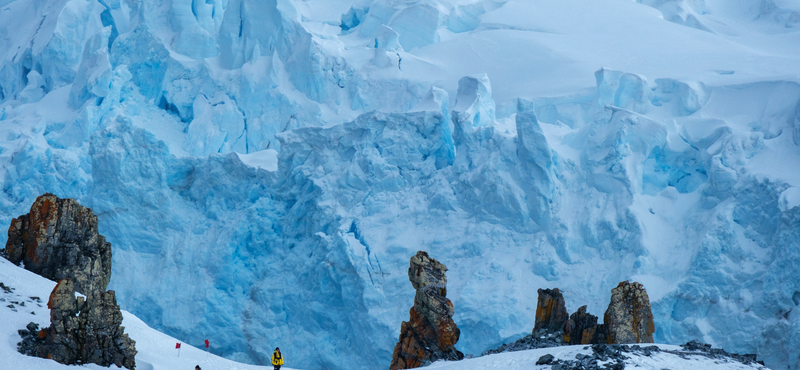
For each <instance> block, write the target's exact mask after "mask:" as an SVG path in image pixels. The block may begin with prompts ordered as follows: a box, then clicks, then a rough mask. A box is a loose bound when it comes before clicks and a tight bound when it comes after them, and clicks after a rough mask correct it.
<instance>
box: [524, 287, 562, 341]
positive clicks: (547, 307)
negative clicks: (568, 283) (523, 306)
mask: <svg viewBox="0 0 800 370" xmlns="http://www.w3.org/2000/svg"><path fill="white" fill-rule="evenodd" d="M538 292H539V301H538V303H537V304H536V323H535V324H534V326H533V333H534V334H535V333H536V332H537V331H539V330H544V331H546V332H549V333H554V332H558V331H561V330H563V328H564V324H566V323H567V320H568V319H569V314H568V313H567V306H566V304H565V303H564V296H563V295H562V294H561V291H559V290H558V288H555V289H539V290H538Z"/></svg>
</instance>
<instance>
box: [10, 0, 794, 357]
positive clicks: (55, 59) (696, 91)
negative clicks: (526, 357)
mask: <svg viewBox="0 0 800 370" xmlns="http://www.w3.org/2000/svg"><path fill="white" fill-rule="evenodd" d="M798 11H799V10H798V8H797V4H795V3H794V2H792V1H786V0H783V1H773V0H736V1H717V0H703V1H686V0H670V1H646V0H642V1H639V2H635V1H629V0H604V1H596V0H507V1H502V0H474V1H473V0H414V1H412V0H402V1H399V0H398V1H389V0H356V1H353V0H348V1H346V0H306V1H299V0H292V1H290V0H268V1H260V0H259V1H256V0H227V1H225V0H207V1H205V2H203V1H188V0H172V1H166V0H164V1H156V0H141V1H139V0H31V1H24V0H0V181H1V182H2V192H0V225H2V224H8V223H9V222H10V220H11V219H12V218H13V217H17V216H18V215H20V214H24V213H27V212H28V208H29V207H30V204H32V202H33V200H34V199H35V198H36V196H38V195H40V194H41V193H43V192H52V193H55V194H56V195H58V196H60V197H72V198H76V199H77V200H78V201H79V202H81V203H82V204H83V205H86V206H89V207H91V208H92V209H93V210H94V211H95V213H96V214H98V217H99V219H100V231H101V233H102V234H103V235H105V236H106V238H107V240H109V241H110V242H111V243H112V245H113V248H114V263H113V266H114V267H113V269H114V270H113V273H112V281H111V288H112V289H115V290H116V291H117V292H118V295H119V296H120V304H121V305H122V307H123V308H124V309H126V310H128V311H130V312H132V313H135V314H136V315H137V317H140V318H141V319H142V320H143V321H144V322H146V323H147V324H148V325H150V326H152V327H154V328H157V329H159V330H162V331H164V332H165V333H167V334H169V335H172V336H174V337H177V338H182V339H184V340H190V339H192V338H199V337H202V336H204V335H206V333H210V332H213V333H215V335H216V337H217V338H219V339H218V340H215V343H218V344H217V346H215V348H214V349H213V350H214V353H216V354H218V355H222V356H224V357H226V358H229V359H234V360H237V361H240V362H252V363H260V364H266V363H267V362H268V358H269V355H270V354H271V351H270V350H269V349H270V347H271V343H274V342H280V343H284V344H282V345H281V348H284V349H285V350H287V351H289V352H294V353H298V354H299V355H298V357H297V366H298V367H301V368H345V367H348V368H350V367H353V366H356V367H358V368H363V369H373V368H380V367H384V366H388V363H389V361H390V357H391V351H392V349H393V347H394V344H395V343H396V341H397V336H398V334H399V329H400V323H401V321H402V320H405V319H407V317H408V308H409V307H410V306H411V305H412V304H413V290H412V288H411V286H410V284H409V283H408V281H407V277H406V276H405V271H406V269H407V266H408V258H410V256H412V255H413V254H414V253H415V252H416V251H417V250H420V249H424V250H427V251H428V252H430V253H431V255H432V256H433V257H435V258H437V259H438V260H440V261H442V262H443V263H445V264H446V265H447V266H448V268H449V269H450V271H449V279H448V282H449V284H450V286H449V287H448V292H449V298H451V299H452V300H453V302H454V305H455V311H456V316H455V321H456V323H457V324H458V326H459V327H460V328H461V329H462V337H461V340H460V341H459V344H458V348H459V349H461V350H462V351H464V352H466V353H481V352H483V351H485V350H487V349H489V348H494V347H496V346H497V345H499V344H500V343H501V342H504V341H509V340H513V339H516V338H518V337H521V336H522V335H524V334H525V333H528V332H529V331H530V330H531V328H532V327H533V316H534V309H535V305H536V289H538V288H552V287H559V288H561V289H562V291H564V293H565V296H566V299H567V305H568V309H569V310H571V311H574V310H576V309H577V308H578V307H579V306H580V305H583V304H587V305H588V306H589V312H591V313H593V314H596V315H600V316H601V313H602V312H603V311H604V310H605V307H606V306H607V304H608V300H609V296H610V290H611V288H613V287H615V286H616V285H617V283H619V282H620V281H622V280H626V279H633V280H637V281H640V282H642V283H644V284H645V286H646V287H647V289H648V292H649V294H650V297H651V299H652V302H653V307H654V314H655V320H656V327H657V331H656V334H655V335H656V338H657V340H658V341H659V342H663V343H671V344H678V343H684V342H687V341H689V340H691V339H700V340H702V341H705V342H708V343H713V344H714V345H715V346H720V347H723V348H726V349H727V350H731V351H735V352H741V353H757V354H758V355H759V358H763V359H765V360H766V361H767V364H768V365H769V366H771V367H774V368H778V369H783V368H790V369H797V368H800V352H799V351H798V348H800V335H797V334H796V333H798V332H800V331H798V329H800V316H798V313H797V311H795V308H796V307H797V306H798V305H800V279H798V277H797V276H796V274H794V273H793V271H795V270H796V266H797V265H798V263H800V253H799V252H798V251H800V248H798V247H799V246H800V245H799V244H798V243H800V242H798V240H800V237H799V236H800V221H798V220H800V218H798V217H800V216H799V215H800V200H798V199H800V197H799V196H798V191H797V189H798V188H800V176H798V174H797V171H796V168H797V167H798V165H799V164H800V146H799V145H800V84H799V83H800V32H798V27H797V19H798V17H800V16H798V14H799V13H798ZM465 76H467V77H466V78H465ZM1 240H2V239H0V241H1ZM787 333H788V334H787Z"/></svg>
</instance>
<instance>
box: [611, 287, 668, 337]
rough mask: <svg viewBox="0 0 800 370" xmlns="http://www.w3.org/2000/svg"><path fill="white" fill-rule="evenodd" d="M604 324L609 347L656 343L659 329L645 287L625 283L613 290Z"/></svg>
mask: <svg viewBox="0 0 800 370" xmlns="http://www.w3.org/2000/svg"><path fill="white" fill-rule="evenodd" d="M603 321H604V323H605V324H604V325H605V327H606V342H607V343H608V344H612V343H653V333H654V332H655V331H656V328H655V324H654V323H653V313H652V312H651V310H650V298H649V297H648V296H647V291H645V289H644V286H642V284H639V283H637V282H633V283H629V282H628V281H623V282H621V283H619V285H618V286H617V287H616V288H614V289H612V290H611V303H609V304H608V309H607V310H606V313H605V315H604V316H603Z"/></svg>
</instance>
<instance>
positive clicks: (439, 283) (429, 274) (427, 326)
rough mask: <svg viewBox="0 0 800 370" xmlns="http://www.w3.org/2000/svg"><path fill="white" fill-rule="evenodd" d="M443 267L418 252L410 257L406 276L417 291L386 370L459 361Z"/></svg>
mask: <svg viewBox="0 0 800 370" xmlns="http://www.w3.org/2000/svg"><path fill="white" fill-rule="evenodd" d="M446 271H447V267H445V265H443V264H441V263H439V261H437V260H435V259H433V258H430V257H428V253H426V252H422V251H419V252H417V254H416V255H415V256H413V257H411V266H410V267H409V268H408V279H409V280H411V285H413V286H414V289H416V290H417V293H416V296H415V297H414V307H412V308H411V310H410V314H411V318H410V319H409V321H407V322H405V321H404V322H403V324H402V326H401V328H400V339H399V340H398V342H397V345H396V346H395V347H394V354H393V355H392V364H391V366H390V370H397V369H411V368H417V367H420V366H424V365H426V364H429V363H431V362H434V361H437V360H440V359H446V360H461V359H462V358H464V355H463V354H462V353H461V352H459V351H458V350H457V349H456V348H455V344H456V342H458V337H459V335H460V334H461V331H460V330H459V329H458V327H456V324H455V322H453V304H452V303H451V302H450V300H449V299H447V298H446V296H447V276H446V275H445V272H446Z"/></svg>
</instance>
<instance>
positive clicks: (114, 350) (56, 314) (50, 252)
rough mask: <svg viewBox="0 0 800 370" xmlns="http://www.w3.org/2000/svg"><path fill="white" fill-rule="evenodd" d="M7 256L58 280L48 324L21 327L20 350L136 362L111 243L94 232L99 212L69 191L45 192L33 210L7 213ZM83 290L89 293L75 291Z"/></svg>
mask: <svg viewBox="0 0 800 370" xmlns="http://www.w3.org/2000/svg"><path fill="white" fill-rule="evenodd" d="M0 253H2V255H3V256H4V257H6V258H7V259H8V260H9V261H11V262H12V263H15V264H17V265H19V264H20V263H24V266H25V269H27V270H30V271H32V272H34V273H36V274H39V275H41V276H43V277H46V278H48V279H52V280H57V281H58V284H57V285H56V287H55V289H53V292H52V293H51V294H50V300H49V301H48V303H47V307H48V308H49V309H50V327H48V328H45V329H43V330H40V331H39V332H38V333H36V335H33V332H32V330H33V329H32V328H33V326H31V325H29V326H28V328H27V330H25V331H23V330H20V335H21V336H22V338H23V341H22V342H21V343H20V344H19V350H20V352H22V353H25V354H31V355H36V356H39V357H43V358H49V359H53V360H55V361H56V362H59V363H62V364H67V365H73V364H86V363H93V364H98V365H101V366H110V365H117V366H120V367H126V368H128V369H133V368H134V367H135V365H136V363H135V356H136V353H137V352H136V348H135V345H136V342H134V341H133V340H132V339H131V338H129V337H128V335H127V334H125V333H124V331H125V328H124V327H122V326H120V325H121V324H122V312H120V309H119V305H117V298H116V295H115V293H114V291H112V290H109V291H106V288H107V287H108V282H109V280H110V278H111V244H110V243H108V242H107V241H106V239H105V238H104V237H103V236H102V235H100V234H99V233H98V232H97V216H95V215H94V212H92V210H91V209H89V208H86V207H83V206H81V205H80V204H78V202H76V201H75V200H73V199H59V198H58V197H56V196H55V195H53V194H44V195H42V196H40V197H39V198H37V199H36V201H35V202H34V203H33V205H32V206H31V211H30V213H28V214H26V215H22V216H19V217H18V218H15V219H13V220H12V221H11V226H10V227H9V229H8V242H7V243H6V248H5V249H4V250H2V251H0ZM76 291H77V292H80V293H83V294H84V295H85V296H86V299H84V298H83V297H78V298H75V293H76Z"/></svg>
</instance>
